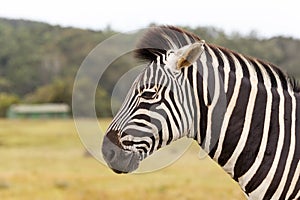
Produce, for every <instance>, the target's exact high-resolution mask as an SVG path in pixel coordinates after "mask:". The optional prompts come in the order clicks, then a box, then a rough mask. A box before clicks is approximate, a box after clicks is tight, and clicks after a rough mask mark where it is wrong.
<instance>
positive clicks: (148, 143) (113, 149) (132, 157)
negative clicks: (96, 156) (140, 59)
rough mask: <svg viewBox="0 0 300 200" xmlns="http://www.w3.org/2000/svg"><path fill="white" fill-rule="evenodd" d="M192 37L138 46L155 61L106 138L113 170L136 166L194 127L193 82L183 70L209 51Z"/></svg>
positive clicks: (133, 89)
mask: <svg viewBox="0 0 300 200" xmlns="http://www.w3.org/2000/svg"><path fill="white" fill-rule="evenodd" d="M165 39H166V40H168V39H169V40H170V38H165ZM192 39H193V38H191V39H189V40H188V41H186V40H185V42H186V43H184V44H185V45H182V43H179V42H178V43H179V44H177V45H174V46H168V48H169V49H155V48H148V49H145V48H144V49H142V50H138V51H142V52H139V53H140V54H142V56H145V54H147V56H148V57H147V58H149V57H150V58H151V59H149V60H150V63H149V65H148V66H147V67H146V68H145V69H144V71H143V72H142V73H141V74H140V75H139V76H138V77H137V78H136V80H135V81H134V83H133V84H132V86H131V88H130V90H129V93H128V95H127V97H126V99H125V101H124V103H123V105H122V106H121V108H120V110H119V111H118V113H117V114H116V116H115V117H114V119H113V121H112V122H111V124H110V126H109V128H108V130H107V132H106V135H105V137H104V140H103V145H102V154H103V157H104V159H105V161H106V162H107V164H108V166H109V167H110V168H111V169H112V170H113V171H115V172H117V173H128V172H132V171H134V170H136V169H137V168H138V166H139V162H140V161H141V160H143V159H145V158H146V157H147V156H149V155H150V154H152V153H153V152H154V151H156V150H158V149H160V148H161V147H163V146H165V145H168V144H170V143H171V142H172V141H175V140H177V139H179V138H181V137H184V136H187V135H188V134H189V132H190V131H191V130H190V129H191V126H192V125H191V124H192V116H191V115H192V113H191V112H189V111H188V110H190V111H191V110H192V109H191V105H188V104H191V101H192V100H191V99H187V95H186V92H187V88H188V90H190V88H189V87H190V83H189V80H188V78H187V74H186V73H185V74H184V73H183V72H184V71H185V69H186V68H190V67H192V66H193V63H195V62H196V61H197V60H198V59H199V57H200V55H201V54H202V52H203V51H204V41H200V40H197V41H196V40H194V41H193V40H192ZM169 42H170V43H171V41H169ZM164 48H165V47H164ZM192 68H193V67H192ZM190 93H191V91H190Z"/></svg>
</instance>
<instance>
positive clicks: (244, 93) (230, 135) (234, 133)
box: [218, 78, 251, 166]
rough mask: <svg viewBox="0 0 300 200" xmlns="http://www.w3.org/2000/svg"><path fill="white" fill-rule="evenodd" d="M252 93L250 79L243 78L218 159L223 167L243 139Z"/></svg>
mask: <svg viewBox="0 0 300 200" xmlns="http://www.w3.org/2000/svg"><path fill="white" fill-rule="evenodd" d="M250 91H251V84H250V81H249V79H247V78H242V82H241V86H240V90H239V95H238V98H237V101H236V105H235V107H234V109H233V112H232V115H231V117H230V120H229V123H228V127H227V130H226V133H225V138H224V142H223V146H222V151H221V155H220V156H219V159H218V163H219V164H220V165H221V166H224V165H225V164H226V163H227V161H228V160H229V158H230V157H231V155H232V153H233V152H234V150H235V148H236V146H237V144H238V142H239V139H240V137H241V134H242V131H243V127H244V122H245V115H246V109H247V105H248V100H249V96H250Z"/></svg>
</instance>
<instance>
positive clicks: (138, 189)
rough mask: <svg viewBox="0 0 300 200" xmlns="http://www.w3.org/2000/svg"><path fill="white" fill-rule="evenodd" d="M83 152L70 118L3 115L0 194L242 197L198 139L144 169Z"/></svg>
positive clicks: (25, 198)
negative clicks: (113, 164)
mask: <svg viewBox="0 0 300 200" xmlns="http://www.w3.org/2000/svg"><path fill="white" fill-rule="evenodd" d="M108 123H109V120H105V121H102V124H105V125H106V126H107V125H108ZM85 152H86V151H85V149H84V148H83V145H82V144H81V141H80V139H79V137H78V135H77V132H76V129H75V126H74V123H73V121H72V120H60V121H59V120H13V121H9V120H0V199H1V200H19V199H20V200H35V199H43V200H47V199H49V200H60V199H71V200H84V199H87V200H94V199H99V200H102V199H103V200H106V199H118V200H123V199H124V200H125V199H128V200H141V199H142V200H148V199H149V200H150V199H172V200H175V199H182V200H183V199H185V200H188V199H205V200H209V199H214V200H215V199H244V196H243V194H242V192H241V190H240V189H239V186H238V185H237V184H236V183H235V182H234V181H232V180H231V178H230V177H229V176H228V175H227V174H225V173H224V172H223V171H222V169H221V168H220V167H218V166H217V165H216V164H215V163H213V162H212V161H211V160H210V159H208V158H206V159H202V160H200V159H198V158H197V153H198V152H199V147H198V146H197V145H196V144H195V145H192V146H191V147H190V148H189V150H188V151H187V152H186V153H185V154H184V156H182V157H181V158H180V159H179V160H178V161H176V162H175V163H174V164H172V165H171V166H169V167H166V168H164V169H162V170H159V171H156V172H152V173H146V174H130V175H117V174H115V173H113V172H112V171H111V170H110V169H108V168H107V167H106V166H104V165H102V164H101V163H99V162H98V161H96V160H95V159H94V158H92V157H87V156H85Z"/></svg>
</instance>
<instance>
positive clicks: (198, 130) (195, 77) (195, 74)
mask: <svg viewBox="0 0 300 200" xmlns="http://www.w3.org/2000/svg"><path fill="white" fill-rule="evenodd" d="M203 54H205V53H203ZM203 54H202V55H203ZM194 65H196V66H195V67H194ZM197 74H198V68H197V64H196V63H195V64H193V75H192V76H193V78H192V79H193V89H194V95H195V101H196V102H195V103H196V109H195V111H196V112H197V113H196V114H197V119H198V121H196V122H195V121H194V124H193V128H194V127H195V126H197V129H196V130H197V133H194V134H197V142H198V144H201V137H200V121H201V115H200V104H199V101H198V99H199V98H201V97H199V94H198V91H197V88H198V85H197ZM194 134H193V135H194Z"/></svg>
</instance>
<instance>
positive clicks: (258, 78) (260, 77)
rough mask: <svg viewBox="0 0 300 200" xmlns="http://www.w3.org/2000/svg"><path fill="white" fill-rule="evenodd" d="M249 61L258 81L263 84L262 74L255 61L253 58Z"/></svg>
mask: <svg viewBox="0 0 300 200" xmlns="http://www.w3.org/2000/svg"><path fill="white" fill-rule="evenodd" d="M250 62H251V64H252V66H253V67H254V69H255V71H256V75H257V80H258V82H259V83H262V84H264V79H263V75H262V72H261V70H260V68H259V67H258V65H257V63H256V62H255V61H254V60H250Z"/></svg>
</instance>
